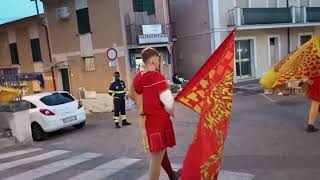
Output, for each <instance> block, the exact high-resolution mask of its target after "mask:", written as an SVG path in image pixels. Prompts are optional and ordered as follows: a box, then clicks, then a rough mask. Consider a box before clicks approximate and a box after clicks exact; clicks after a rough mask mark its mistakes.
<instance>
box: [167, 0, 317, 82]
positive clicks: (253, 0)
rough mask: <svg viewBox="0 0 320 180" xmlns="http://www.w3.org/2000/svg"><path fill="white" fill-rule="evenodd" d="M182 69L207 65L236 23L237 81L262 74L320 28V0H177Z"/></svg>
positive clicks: (187, 71) (178, 54)
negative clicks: (207, 60) (208, 59)
mask: <svg viewBox="0 0 320 180" xmlns="http://www.w3.org/2000/svg"><path fill="white" fill-rule="evenodd" d="M171 9H172V13H171V14H172V15H171V16H172V20H173V21H174V22H175V23H176V33H177V37H178V41H177V42H176V46H175V52H176V53H175V56H176V59H177V67H178V72H179V73H180V74H182V75H184V76H186V77H187V78H190V77H192V75H193V74H194V73H195V72H196V71H197V69H199V68H200V67H201V65H202V64H203V63H204V61H205V60H206V59H207V58H208V57H209V56H210V54H211V53H212V52H213V51H214V50H215V49H216V48H217V47H218V46H219V45H220V44H221V42H222V41H223V40H224V38H225V37H226V35H227V34H228V33H229V32H230V31H232V30H233V29H234V28H235V27H236V28H237V29H236V37H235V81H236V82H240V81H247V80H253V79H259V78H261V77H262V75H263V74H264V73H265V72H266V71H267V70H268V69H269V68H270V67H272V66H273V65H274V64H276V63H277V62H279V61H280V60H281V59H282V58H284V57H285V56H287V55H288V53H290V52H292V51H294V50H295V49H296V48H298V47H299V46H300V45H301V44H303V43H305V42H306V41H308V40H309V39H310V38H311V37H312V36H313V35H315V34H317V33H320V1H317V0H224V1H219V0H199V1H192V0H175V1H172V4H171Z"/></svg>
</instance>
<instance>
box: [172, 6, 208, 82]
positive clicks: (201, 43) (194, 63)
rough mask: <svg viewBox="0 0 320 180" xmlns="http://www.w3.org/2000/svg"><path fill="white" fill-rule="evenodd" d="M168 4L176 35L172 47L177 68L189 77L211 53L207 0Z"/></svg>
mask: <svg viewBox="0 0 320 180" xmlns="http://www.w3.org/2000/svg"><path fill="white" fill-rule="evenodd" d="M170 5H171V17H172V21H173V22H174V23H175V26H176V32H177V36H178V41H177V42H176V45H175V48H174V50H175V59H176V65H177V70H178V73H179V74H180V75H181V76H182V77H184V78H186V79H189V78H191V77H192V76H193V74H194V73H195V72H196V71H197V70H198V69H199V68H200V67H201V66H202V65H203V63H204V62H205V61H206V60H207V59H208V57H209V56H210V54H211V53H210V52H211V40H210V39H211V38H210V33H209V10H208V1H207V0H199V1H197V2H196V3H195V1H193V0H176V1H170Z"/></svg>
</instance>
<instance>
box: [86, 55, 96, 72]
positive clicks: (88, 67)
mask: <svg viewBox="0 0 320 180" xmlns="http://www.w3.org/2000/svg"><path fill="white" fill-rule="evenodd" d="M83 59H84V63H85V71H87V72H90V71H94V70H95V69H96V68H95V65H94V58H93V57H85V58H83Z"/></svg>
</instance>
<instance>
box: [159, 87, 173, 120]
mask: <svg viewBox="0 0 320 180" xmlns="http://www.w3.org/2000/svg"><path fill="white" fill-rule="evenodd" d="M160 101H161V102H162V104H163V105H164V108H165V109H166V111H167V112H168V113H169V114H170V115H172V116H173V110H174V107H173V106H174V98H173V96H172V94H171V91H170V90H169V89H168V90H166V91H163V92H162V93H161V94H160Z"/></svg>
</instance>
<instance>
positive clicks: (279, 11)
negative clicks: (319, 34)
mask: <svg viewBox="0 0 320 180" xmlns="http://www.w3.org/2000/svg"><path fill="white" fill-rule="evenodd" d="M296 9H297V8H296V7H291V8H233V9H231V10H229V25H232V26H242V25H255V24H277V23H296V19H298V17H297V16H298V15H299V14H298V13H299V12H298V11H297V10H296ZM271 14H272V15H271Z"/></svg>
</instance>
